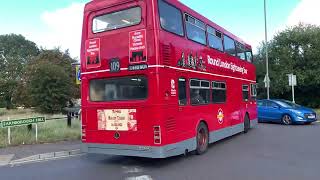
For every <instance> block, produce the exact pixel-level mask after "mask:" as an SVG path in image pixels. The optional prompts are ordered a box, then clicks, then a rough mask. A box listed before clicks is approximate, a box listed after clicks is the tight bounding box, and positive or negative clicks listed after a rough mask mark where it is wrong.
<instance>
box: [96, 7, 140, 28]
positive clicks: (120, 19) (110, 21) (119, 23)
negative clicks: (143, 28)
mask: <svg viewBox="0 0 320 180" xmlns="http://www.w3.org/2000/svg"><path fill="white" fill-rule="evenodd" d="M140 22H141V8H140V7H134V8H130V9H125V10H121V11H117V12H113V13H109V14H104V15H101V16H97V17H95V18H93V23H92V32H93V33H99V32H104V31H110V30H115V29H119V28H124V27H128V26H133V25H137V24H140Z"/></svg>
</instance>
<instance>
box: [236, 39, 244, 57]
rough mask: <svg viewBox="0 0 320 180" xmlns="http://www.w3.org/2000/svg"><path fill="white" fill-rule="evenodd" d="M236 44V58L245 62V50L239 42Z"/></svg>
mask: <svg viewBox="0 0 320 180" xmlns="http://www.w3.org/2000/svg"><path fill="white" fill-rule="evenodd" d="M236 44H237V46H236V47H237V57H238V58H239V59H241V60H244V61H245V60H246V54H245V51H246V49H245V47H244V45H243V44H241V43H239V42H236Z"/></svg>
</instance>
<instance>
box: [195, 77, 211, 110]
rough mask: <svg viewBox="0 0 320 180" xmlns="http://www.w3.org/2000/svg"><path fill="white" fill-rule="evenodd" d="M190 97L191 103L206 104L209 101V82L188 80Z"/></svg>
mask: <svg viewBox="0 0 320 180" xmlns="http://www.w3.org/2000/svg"><path fill="white" fill-rule="evenodd" d="M190 99H191V104H192V105H201V104H208V103H209V101H210V82H209V81H206V80H197V79H192V80H190Z"/></svg>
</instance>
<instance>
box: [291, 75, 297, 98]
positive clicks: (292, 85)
mask: <svg viewBox="0 0 320 180" xmlns="http://www.w3.org/2000/svg"><path fill="white" fill-rule="evenodd" d="M291 88H292V102H293V103H296V102H295V100H294V84H293V74H292V75H291Z"/></svg>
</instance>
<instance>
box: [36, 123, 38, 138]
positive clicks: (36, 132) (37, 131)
mask: <svg viewBox="0 0 320 180" xmlns="http://www.w3.org/2000/svg"><path fill="white" fill-rule="evenodd" d="M35 126H36V142H38V124H35Z"/></svg>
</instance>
